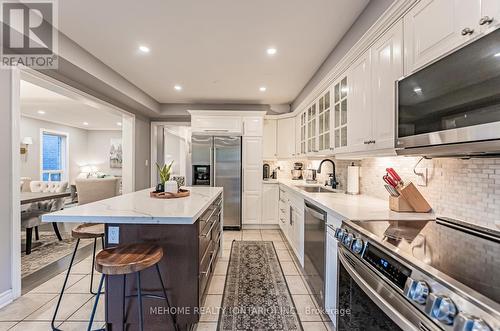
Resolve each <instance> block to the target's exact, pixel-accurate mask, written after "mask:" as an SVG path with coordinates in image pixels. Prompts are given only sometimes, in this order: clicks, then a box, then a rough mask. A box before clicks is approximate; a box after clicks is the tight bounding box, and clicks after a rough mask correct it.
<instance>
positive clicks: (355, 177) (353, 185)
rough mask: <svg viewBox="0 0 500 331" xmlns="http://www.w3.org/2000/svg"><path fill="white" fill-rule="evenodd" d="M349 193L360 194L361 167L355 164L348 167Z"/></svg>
mask: <svg viewBox="0 0 500 331" xmlns="http://www.w3.org/2000/svg"><path fill="white" fill-rule="evenodd" d="M347 193H348V194H359V166H355V165H354V163H353V164H351V165H350V166H348V167H347Z"/></svg>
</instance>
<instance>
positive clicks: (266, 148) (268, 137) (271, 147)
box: [262, 119, 277, 160]
mask: <svg viewBox="0 0 500 331" xmlns="http://www.w3.org/2000/svg"><path fill="white" fill-rule="evenodd" d="M276 138H277V121H276V120H274V119H265V120H264V129H263V141H262V145H263V146H262V151H263V155H262V156H263V158H264V160H271V159H275V158H276V156H277V151H276V147H277V141H276V140H277V139H276Z"/></svg>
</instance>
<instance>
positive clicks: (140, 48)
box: [139, 45, 150, 53]
mask: <svg viewBox="0 0 500 331" xmlns="http://www.w3.org/2000/svg"><path fill="white" fill-rule="evenodd" d="M139 50H140V51H141V52H143V53H149V52H150V49H149V47H148V46H144V45H141V46H139Z"/></svg>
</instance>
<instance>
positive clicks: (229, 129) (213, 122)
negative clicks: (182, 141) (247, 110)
mask: <svg viewBox="0 0 500 331" xmlns="http://www.w3.org/2000/svg"><path fill="white" fill-rule="evenodd" d="M191 131H192V132H193V133H194V134H195V133H205V134H227V133H234V134H242V121H241V117H237V116H203V115H192V116H191Z"/></svg>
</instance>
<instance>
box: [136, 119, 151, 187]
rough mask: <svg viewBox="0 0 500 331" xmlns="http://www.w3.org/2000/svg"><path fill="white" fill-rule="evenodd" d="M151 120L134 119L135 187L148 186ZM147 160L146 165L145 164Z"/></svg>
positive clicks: (149, 179) (149, 180)
mask: <svg viewBox="0 0 500 331" xmlns="http://www.w3.org/2000/svg"><path fill="white" fill-rule="evenodd" d="M150 157H151V121H150V120H149V119H145V118H141V117H136V119H135V189H136V190H141V189H145V188H148V187H150V186H151V185H150V182H151V178H150V173H151V171H150V169H151V168H150ZM146 161H147V165H146Z"/></svg>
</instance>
